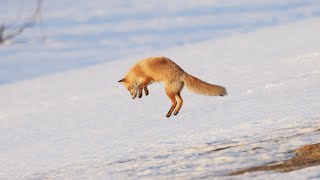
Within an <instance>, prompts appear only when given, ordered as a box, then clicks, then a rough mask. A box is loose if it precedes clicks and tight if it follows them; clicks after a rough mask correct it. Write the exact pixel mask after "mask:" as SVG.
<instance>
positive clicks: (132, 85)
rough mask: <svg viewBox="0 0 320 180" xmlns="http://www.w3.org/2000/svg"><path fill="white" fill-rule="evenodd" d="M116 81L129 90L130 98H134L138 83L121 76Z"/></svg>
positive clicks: (136, 93)
mask: <svg viewBox="0 0 320 180" xmlns="http://www.w3.org/2000/svg"><path fill="white" fill-rule="evenodd" d="M118 82H120V83H122V84H123V85H124V87H125V88H126V89H127V90H128V91H129V92H130V94H131V96H132V99H135V98H136V97H137V95H138V85H137V84H136V83H132V82H130V81H129V80H128V79H126V78H123V79H121V80H119V81H118Z"/></svg>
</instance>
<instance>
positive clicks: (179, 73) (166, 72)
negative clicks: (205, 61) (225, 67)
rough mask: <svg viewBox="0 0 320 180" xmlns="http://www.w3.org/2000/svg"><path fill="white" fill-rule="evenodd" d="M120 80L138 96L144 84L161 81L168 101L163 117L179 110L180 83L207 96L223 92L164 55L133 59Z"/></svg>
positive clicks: (145, 85)
mask: <svg viewBox="0 0 320 180" xmlns="http://www.w3.org/2000/svg"><path fill="white" fill-rule="evenodd" d="M119 82H121V83H122V84H123V85H124V86H125V87H126V88H127V89H128V91H129V92H130V94H131V96H132V99H135V98H136V97H137V96H138V97H139V98H141V97H142V92H143V91H144V92H145V95H146V96H147V95H148V94H149V90H148V88H147V86H148V85H150V84H152V83H153V82H162V83H163V84H164V88H165V91H166V94H167V96H168V97H169V99H170V101H171V103H172V105H171V107H170V110H169V112H168V113H167V115H166V117H170V116H171V114H172V112H173V111H174V110H175V111H174V113H173V114H174V115H177V114H178V113H179V110H180V108H181V106H182V103H183V100H182V98H181V94H180V92H181V90H182V88H183V86H184V85H186V86H187V88H188V90H190V91H192V92H194V93H197V94H202V95H207V96H225V95H227V91H226V88H225V87H222V86H218V85H214V84H209V83H206V82H204V81H202V80H200V79H198V78H196V77H193V76H191V75H190V74H188V73H186V72H185V71H184V70H183V69H182V68H181V67H180V66H178V65H177V64H176V63H174V62H173V61H171V60H170V59H169V58H166V57H150V58H146V59H143V60H141V61H139V62H138V63H136V64H135V65H134V66H133V67H132V68H131V69H130V70H129V72H128V73H127V74H126V75H125V77H124V78H123V79H121V80H120V81H119Z"/></svg>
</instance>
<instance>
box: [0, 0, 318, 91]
mask: <svg viewBox="0 0 320 180" xmlns="http://www.w3.org/2000/svg"><path fill="white" fill-rule="evenodd" d="M0 12H1V13H0V85H2V84H8V83H13V82H17V81H21V80H25V79H31V78H35V77H39V76H42V75H46V74H50V73H55V72H61V71H66V70H70V69H74V68H81V67H86V66H89V65H94V64H97V63H104V62H108V61H113V60H120V59H122V58H125V57H128V56H132V55H140V56H141V57H143V56H148V55H152V54H156V53H155V52H157V51H159V50H163V49H167V48H171V47H177V46H183V45H187V44H192V43H196V42H200V41H206V40H213V39H218V38H222V37H226V36H232V35H233V34H235V33H245V32H249V31H255V30H258V29H261V28H266V27H270V26H277V25H282V24H285V23H292V22H296V21H300V20H304V19H307V18H312V17H316V16H320V1H318V0H305V1H301V0H281V1H279V0H260V1H255V0H229V1H222V0H212V1H206V0H201V1H198V0H175V1H171V0H170V1H169V0H163V1H156V0H148V1H147V0H139V1H133V0H128V1H118V0H92V1H87V0H78V1H73V0H55V1H49V0H28V1H26V0H1V1H0ZM306 28H308V27H306Z"/></svg>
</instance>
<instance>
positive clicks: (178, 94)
mask: <svg viewBox="0 0 320 180" xmlns="http://www.w3.org/2000/svg"><path fill="white" fill-rule="evenodd" d="M175 98H176V100H177V104H178V106H177V108H176V110H175V111H174V113H173V115H177V114H178V113H179V111H180V109H181V106H182V104H183V99H182V98H181V95H180V92H178V93H177V94H176V96H175Z"/></svg>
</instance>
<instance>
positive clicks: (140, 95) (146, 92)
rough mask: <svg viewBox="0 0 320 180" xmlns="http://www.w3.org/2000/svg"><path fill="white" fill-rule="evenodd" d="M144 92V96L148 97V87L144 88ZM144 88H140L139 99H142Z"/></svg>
mask: <svg viewBox="0 0 320 180" xmlns="http://www.w3.org/2000/svg"><path fill="white" fill-rule="evenodd" d="M143 90H144V94H145V95H146V96H148V95H149V90H148V88H147V87H144V88H143ZM143 90H142V88H139V90H138V98H141V97H142V91H143Z"/></svg>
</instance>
